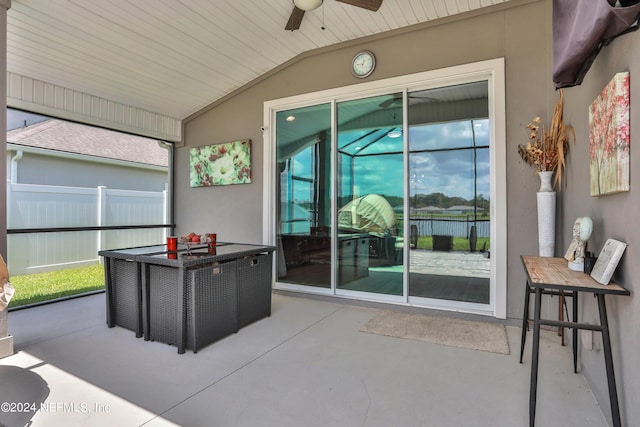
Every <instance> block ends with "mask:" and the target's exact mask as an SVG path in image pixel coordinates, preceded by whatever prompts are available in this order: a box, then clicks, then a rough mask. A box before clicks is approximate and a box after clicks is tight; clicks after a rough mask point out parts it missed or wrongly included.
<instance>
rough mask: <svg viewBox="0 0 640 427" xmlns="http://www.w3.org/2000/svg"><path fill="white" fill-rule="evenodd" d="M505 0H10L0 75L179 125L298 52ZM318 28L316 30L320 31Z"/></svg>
mask: <svg viewBox="0 0 640 427" xmlns="http://www.w3.org/2000/svg"><path fill="white" fill-rule="evenodd" d="M507 1H510V0H384V3H383V4H382V7H381V8H380V10H379V11H378V12H370V11H367V10H365V9H361V8H357V7H353V6H349V5H346V4H343V3H340V2H337V1H334V0H325V2H324V5H323V6H322V7H320V8H319V9H316V10H314V11H311V12H307V13H306V14H305V16H304V19H303V22H302V25H301V27H300V30H298V31H293V32H290V31H285V30H284V26H285V24H286V22H287V20H288V18H289V14H290V13H291V10H292V8H293V5H292V0H268V1H263V0H260V1H256V0H109V1H104V0H12V3H11V9H9V11H8V26H7V69H8V71H9V72H13V73H17V74H20V75H23V76H26V77H31V78H34V79H38V80H42V81H44V82H47V83H52V84H55V85H59V86H63V87H66V88H69V89H74V90H78V91H81V92H84V93H88V94H91V95H95V96H99V97H103V98H106V99H110V100H112V101H116V102H119V103H123V104H126V105H131V106H134V107H138V108H142V109H145V110H148V111H151V112H155V113H159V114H163V115H166V116H169V117H174V118H176V119H183V118H185V117H188V116H189V115H191V114H193V113H194V112H197V111H198V110H200V109H201V108H203V107H205V106H207V105H209V104H211V103H212V102H214V101H216V100H217V99H220V98H222V97H223V96H225V95H226V94H228V93H230V92H232V91H233V90H235V89H238V88H240V87H241V86H243V85H245V84H247V83H248V82H251V81H252V80H254V79H256V78H258V77H259V76H261V75H262V74H264V73H266V72H268V71H270V70H272V69H274V68H276V67H277V66H279V65H281V64H283V63H286V62H287V61H289V60H291V59H292V58H295V57H296V56H297V55H299V54H301V53H303V52H305V51H309V50H313V49H317V48H321V47H325V46H329V45H333V44H336V43H341V42H345V41H348V40H353V39H357V38H360V37H364V36H368V35H372V34H377V33H382V32H385V31H389V30H393V29H397V28H401V27H406V26H409V25H413V24H417V23H422V22H427V21H432V20H436V19H440V18H444V17H447V16H451V15H455V14H458V13H462V12H467V11H471V10H474V9H479V8H482V7H487V6H492V5H495V4H499V3H504V2H507ZM323 22H324V27H325V28H326V29H324V30H323V29H322V28H321V27H322V26H323Z"/></svg>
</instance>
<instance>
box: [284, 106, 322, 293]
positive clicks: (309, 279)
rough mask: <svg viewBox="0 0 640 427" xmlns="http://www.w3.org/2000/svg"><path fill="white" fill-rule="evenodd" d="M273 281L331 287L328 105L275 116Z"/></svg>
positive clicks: (304, 108) (292, 110)
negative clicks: (275, 245)
mask: <svg viewBox="0 0 640 427" xmlns="http://www.w3.org/2000/svg"><path fill="white" fill-rule="evenodd" d="M276 141H277V142H276V165H277V167H276V171H275V172H276V180H275V182H276V186H277V191H276V198H277V203H276V209H277V217H276V218H277V230H276V231H277V244H278V254H279V256H278V263H277V265H276V271H277V278H278V280H279V281H281V282H283V283H294V284H300V285H307V286H313V287H318V288H331V272H332V269H331V224H332V221H331V218H332V216H331V180H332V173H331V104H320V105H312V106H309V107H303V108H296V109H291V110H285V111H280V112H278V113H277V115H276Z"/></svg>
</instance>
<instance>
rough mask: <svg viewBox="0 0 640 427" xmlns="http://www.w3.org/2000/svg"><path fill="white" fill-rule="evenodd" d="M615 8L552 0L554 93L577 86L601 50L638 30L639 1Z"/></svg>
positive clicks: (607, 1) (599, 2)
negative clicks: (630, 32)
mask: <svg viewBox="0 0 640 427" xmlns="http://www.w3.org/2000/svg"><path fill="white" fill-rule="evenodd" d="M615 4H616V2H615V0H553V82H554V84H555V87H556V89H559V88H563V87H570V86H576V85H579V84H581V83H582V79H584V76H585V75H586V74H587V71H589V68H590V67H591V64H592V63H593V61H594V60H595V58H596V56H597V55H598V53H599V52H600V50H601V49H602V47H604V46H606V45H608V44H609V43H611V41H612V40H613V39H614V38H616V37H618V36H620V35H622V34H624V33H627V32H629V31H634V30H636V29H637V28H638V24H637V22H636V21H637V20H638V16H639V15H640V0H626V1H621V2H620V4H621V6H618V7H615V6H613V5H615ZM634 23H635V24H634Z"/></svg>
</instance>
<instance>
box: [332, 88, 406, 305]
mask: <svg viewBox="0 0 640 427" xmlns="http://www.w3.org/2000/svg"><path fill="white" fill-rule="evenodd" d="M336 110H337V131H336V132H337V153H338V154H337V155H338V158H337V164H338V171H337V185H336V192H337V205H338V206H337V209H338V212H337V225H338V233H337V282H336V288H337V289H339V290H350V291H362V292H371V293H378V294H388V295H402V294H403V266H402V264H403V257H402V237H403V232H402V230H403V225H402V218H403V216H402V212H403V204H404V197H403V194H404V193H403V191H404V184H403V183H404V167H403V165H404V162H403V138H402V117H403V116H402V94H401V93H396V94H390V95H386V96H378V97H372V98H364V99H357V100H353V101H346V102H340V103H338V104H337V106H336Z"/></svg>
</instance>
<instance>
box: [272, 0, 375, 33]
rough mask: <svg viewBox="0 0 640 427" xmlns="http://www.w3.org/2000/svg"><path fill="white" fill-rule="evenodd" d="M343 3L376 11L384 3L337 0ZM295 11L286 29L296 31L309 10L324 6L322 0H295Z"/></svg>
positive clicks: (372, 0)
mask: <svg viewBox="0 0 640 427" xmlns="http://www.w3.org/2000/svg"><path fill="white" fill-rule="evenodd" d="M336 1H339V2H341V3H345V4H348V5H351V6H355V7H361V8H363V9H367V10H371V11H373V12H376V11H377V10H378V9H380V6H381V5H382V0H336ZM293 5H294V6H293V11H292V12H291V16H289V21H288V22H287V25H286V26H285V27H284V29H285V30H289V31H294V30H297V29H299V28H300V24H301V23H302V18H303V17H304V13H305V12H306V11H309V10H314V9H317V8H319V7H320V6H322V0H293Z"/></svg>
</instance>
